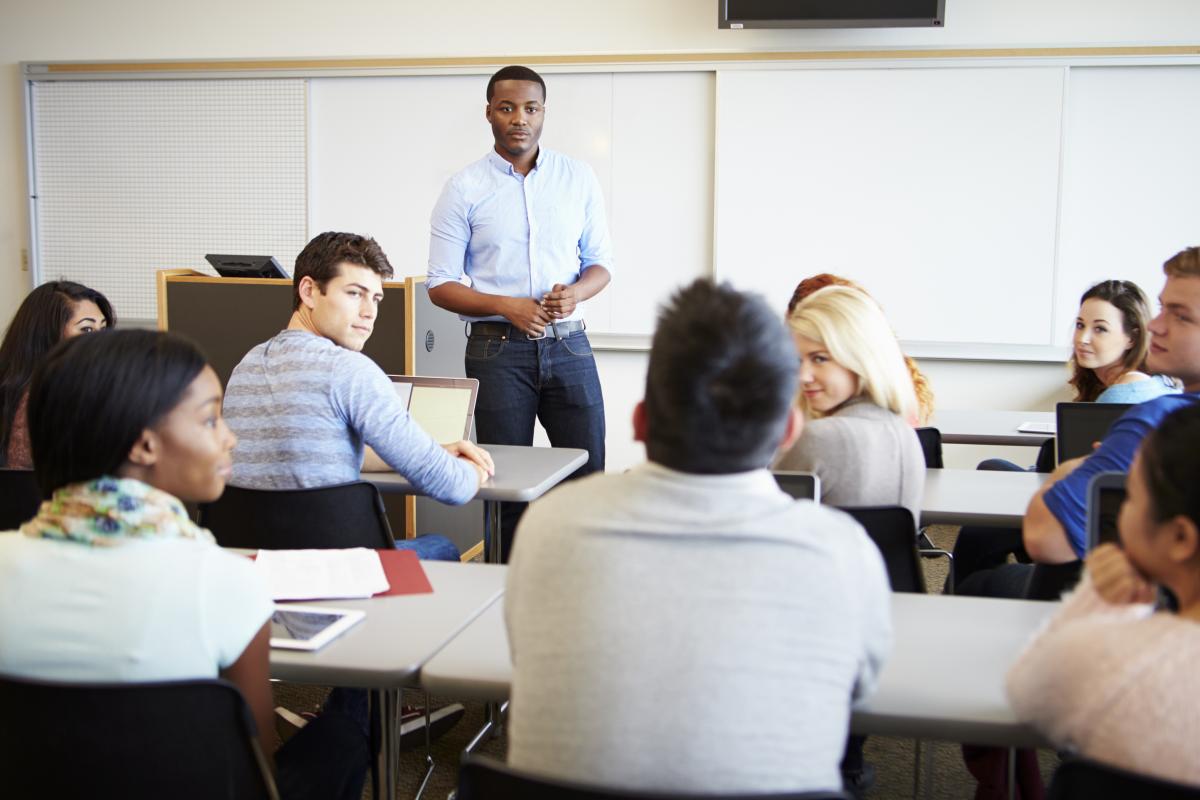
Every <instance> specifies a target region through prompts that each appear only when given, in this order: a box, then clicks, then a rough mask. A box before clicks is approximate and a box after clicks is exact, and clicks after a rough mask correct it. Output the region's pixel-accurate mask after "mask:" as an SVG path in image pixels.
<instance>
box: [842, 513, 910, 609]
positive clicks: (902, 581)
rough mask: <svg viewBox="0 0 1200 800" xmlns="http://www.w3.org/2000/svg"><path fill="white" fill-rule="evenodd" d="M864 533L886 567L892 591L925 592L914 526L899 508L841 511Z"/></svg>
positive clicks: (908, 515) (906, 514)
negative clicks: (881, 557) (855, 521)
mask: <svg viewBox="0 0 1200 800" xmlns="http://www.w3.org/2000/svg"><path fill="white" fill-rule="evenodd" d="M842 511H845V512H846V513H847V514H849V515H850V516H852V517H854V519H856V520H857V521H858V524H859V525H862V526H863V527H864V528H866V530H867V535H868V536H870V537H871V541H873V542H875V546H876V547H878V548H879V552H880V553H882V554H883V563H884V565H885V566H886V567H887V572H888V581H889V582H890V583H891V584H892V591H893V592H917V593H920V594H924V593H925V573H924V571H922V569H921V556H920V554H919V553H918V552H917V526H916V523H914V522H913V517H912V512H911V511H909V510H908V509H907V508H904V507H902V506H860V507H858V508H843V509H842Z"/></svg>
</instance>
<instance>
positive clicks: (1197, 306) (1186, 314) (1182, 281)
mask: <svg viewBox="0 0 1200 800" xmlns="http://www.w3.org/2000/svg"><path fill="white" fill-rule="evenodd" d="M1158 300H1159V303H1160V305H1161V306H1162V308H1161V309H1160V310H1159V312H1158V316H1156V317H1155V318H1154V319H1152V320H1151V321H1150V324H1149V326H1147V327H1148V328H1149V330H1150V354H1149V355H1148V356H1147V358H1146V368H1147V369H1148V370H1149V371H1150V372H1154V373H1161V374H1164V375H1171V376H1173V377H1176V378H1179V379H1180V380H1181V381H1183V386H1184V389H1185V390H1187V391H1189V392H1195V391H1200V278H1193V277H1168V278H1167V285H1166V286H1164V287H1163V290H1162V294H1160V295H1159V296H1158Z"/></svg>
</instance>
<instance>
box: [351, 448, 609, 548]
mask: <svg viewBox="0 0 1200 800" xmlns="http://www.w3.org/2000/svg"><path fill="white" fill-rule="evenodd" d="M483 448H484V449H485V450H487V451H488V452H489V453H490V454H491V456H492V461H493V462H494V464H495V466H496V473H495V474H494V475H493V476H492V477H491V478H489V479H488V480H486V481H484V483H483V485H482V486H480V487H479V493H478V494H477V495H475V497H476V498H477V499H479V500H482V501H483V507H484V515H485V518H486V520H487V524H486V531H487V534H486V535H487V539H488V548H487V560H488V561H490V562H492V563H499V562H500V561H501V558H502V554H501V553H500V536H499V531H500V504H501V503H529V502H532V501H534V500H536V499H538V498H539V497H541V496H542V495H544V494H545V493H546V492H548V491H550V490H551V489H553V488H554V487H555V486H557V485H558V484H559V483H561V482H562V481H563V479H564V478H566V477H568V476H569V475H570V474H571V473H573V472H574V471H575V470H577V469H579V468H580V467H581V466H583V465H584V464H585V463H587V458H588V453H587V451H586V450H580V449H577V448H572V447H521V446H519V445H503V444H485V445H483ZM359 477H360V478H361V479H362V480H364V481H370V482H371V483H373V484H375V486H376V487H378V489H379V491H381V492H395V493H397V494H420V492H418V491H416V489H414V488H413V485H412V484H411V483H409V482H408V480H407V479H405V478H404V477H402V476H400V475H398V474H396V473H395V472H363V473H361V474H360V475H359Z"/></svg>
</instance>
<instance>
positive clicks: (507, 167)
mask: <svg viewBox="0 0 1200 800" xmlns="http://www.w3.org/2000/svg"><path fill="white" fill-rule="evenodd" d="M545 157H546V148H544V147H542V146H541V144H538V154H537V158H535V159H534V160H533V169H531V170H529V172H530V173H532V172H533V171H534V170H536V169H537V168H538V167H540V166H541V165H542V159H544V158H545ZM488 161H489V162H490V163H491V165H492V166H493V167H495V168H496V169H498V170H500V171H501V172H503V173H504V174H505V175H517V174H519V173H518V172H517V171H516V170H515V169H513V165H512V162H511V161H509V160H508V159H507V158H505V157H504V156H502V155H500V154H499V153H497V152H496V148H495V147H493V148H492V149H491V150H488Z"/></svg>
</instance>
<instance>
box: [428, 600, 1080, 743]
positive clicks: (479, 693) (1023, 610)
mask: <svg viewBox="0 0 1200 800" xmlns="http://www.w3.org/2000/svg"><path fill="white" fill-rule="evenodd" d="M891 598H892V621H893V625H894V627H895V636H896V645H895V649H894V651H893V653H892V656H891V658H890V659H889V660H888V662H887V665H886V666H885V667H884V670H883V674H882V675H881V676H880V682H879V687H878V690H877V691H876V692H875V694H874V695H872V696H871V697H870V698H869V699H867V700H866V701H865V702H863V703H860V704H859V705H858V706H857V707H856V708H855V709H854V714H853V718H852V721H851V727H852V728H853V730H854V732H855V733H860V734H870V733H874V734H884V735H892V736H905V737H913V738H919V739H946V740H950V741H957V742H970V743H972V744H983V745H996V746H1002V747H1044V746H1046V745H1047V742H1046V741H1045V740H1044V739H1043V738H1042V737H1041V736H1040V735H1039V734H1038V733H1037V732H1036V731H1034V730H1033V729H1032V728H1030V727H1028V726H1027V725H1024V724H1022V723H1020V722H1018V721H1017V719H1016V717H1015V716H1014V715H1013V712H1012V709H1011V708H1010V707H1009V705H1008V701H1007V699H1006V698H1005V695H1004V675H1005V673H1006V672H1007V670H1008V666H1009V664H1011V663H1012V661H1013V659H1014V658H1016V656H1017V654H1018V653H1019V652H1020V649H1021V647H1022V645H1023V644H1024V642H1025V641H1026V640H1027V639H1028V637H1029V635H1030V634H1031V633H1032V632H1033V631H1034V630H1036V629H1037V627H1038V625H1040V624H1041V622H1042V620H1044V619H1045V618H1046V617H1048V616H1049V615H1050V614H1052V613H1053V612H1054V611H1055V610H1056V609H1057V608H1058V604H1057V603H1039V602H1033V601H1029V600H993V599H987V598H977V597H944V596H940V595H920V594H893V595H892V596H891ZM420 680H421V686H423V687H424V688H425V689H427V690H429V691H430V692H434V693H436V694H440V695H447V696H451V697H471V698H476V699H480V700H487V701H491V702H497V701H500V700H504V699H507V697H508V694H509V690H510V688H511V686H512V665H511V663H510V662H509V658H508V634H507V631H506V630H505V627H504V603H503V600H501V601H500V602H499V603H495V604H493V605H492V606H491V607H489V608H488V609H487V611H485V612H484V613H483V614H481V615H480V616H479V618H478V619H476V620H475V621H474V622H473V623H471V625H469V626H468V627H467V628H466V629H465V630H464V631H463V632H462V633H461V634H460V635H459V636H458V637H457V638H455V640H454V641H453V642H451V643H450V644H448V645H447V646H446V647H445V648H443V649H442V651H441V652H440V653H438V654H437V655H436V656H434V657H433V658H431V659H430V660H429V661H428V663H426V664H425V666H424V667H422V668H421V677H420ZM733 702H736V698H733Z"/></svg>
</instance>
